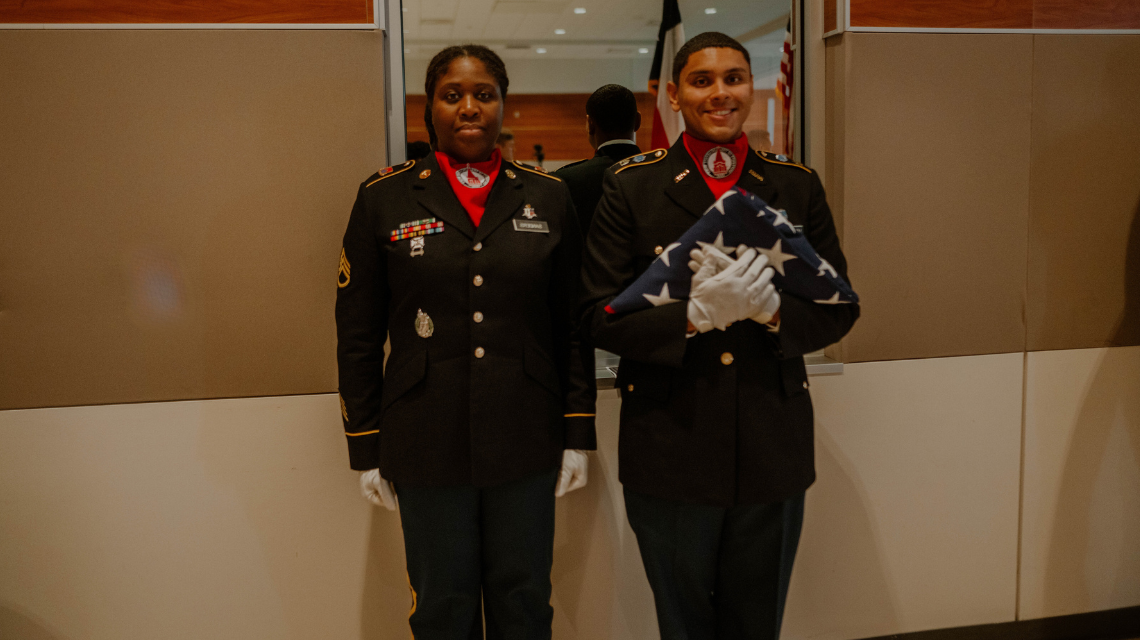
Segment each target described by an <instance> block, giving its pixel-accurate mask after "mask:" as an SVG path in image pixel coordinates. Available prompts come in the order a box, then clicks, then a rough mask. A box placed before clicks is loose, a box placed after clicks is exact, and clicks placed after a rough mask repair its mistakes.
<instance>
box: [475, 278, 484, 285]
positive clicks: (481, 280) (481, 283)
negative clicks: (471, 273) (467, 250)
mask: <svg viewBox="0 0 1140 640" xmlns="http://www.w3.org/2000/svg"><path fill="white" fill-rule="evenodd" d="M474 282H475V286H476V287H481V286H483V276H475V280H474Z"/></svg>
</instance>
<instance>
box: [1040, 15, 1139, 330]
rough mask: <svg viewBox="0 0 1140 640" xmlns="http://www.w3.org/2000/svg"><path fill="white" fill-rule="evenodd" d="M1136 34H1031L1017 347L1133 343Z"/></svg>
mask: <svg viewBox="0 0 1140 640" xmlns="http://www.w3.org/2000/svg"><path fill="white" fill-rule="evenodd" d="M1137 149H1140V36H1066V35H1038V36H1035V37H1034V50H1033V164H1032V179H1031V180H1032V181H1031V189H1032V194H1031V210H1030V224H1029V238H1030V242H1029V247H1030V248H1029V304H1028V310H1027V311H1028V312H1027V317H1028V333H1029V336H1028V348H1029V349H1030V350H1044V349H1073V348H1082V347H1104V346H1110V345H1118V346H1119V345H1136V344H1140V153H1137Z"/></svg>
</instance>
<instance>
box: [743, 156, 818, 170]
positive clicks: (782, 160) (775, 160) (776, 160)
mask: <svg viewBox="0 0 1140 640" xmlns="http://www.w3.org/2000/svg"><path fill="white" fill-rule="evenodd" d="M756 155H757V156H760V159H761V160H763V161H764V162H771V163H772V164H786V165H788V166H789V167H795V168H797V169H801V170H803V171H807V172H808V173H811V172H812V170H811V169H808V168H807V167H805V166H803V165H802V164H799V163H797V162H792V159H791V158H789V157H788V156H786V155H784V154H774V153H768V152H766V151H757V152H756Z"/></svg>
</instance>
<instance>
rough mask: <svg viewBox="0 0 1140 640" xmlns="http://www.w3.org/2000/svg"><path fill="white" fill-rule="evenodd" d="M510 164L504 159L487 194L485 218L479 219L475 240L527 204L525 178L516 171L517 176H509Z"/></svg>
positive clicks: (479, 239)
mask: <svg viewBox="0 0 1140 640" xmlns="http://www.w3.org/2000/svg"><path fill="white" fill-rule="evenodd" d="M508 168H509V165H508V164H507V163H506V162H505V161H504V162H503V163H502V165H501V166H500V167H499V175H498V177H496V178H495V184H494V185H493V186H492V187H491V195H489V196H487V206H486V208H484V210H483V218H482V219H481V220H479V228H478V229H476V230H475V240H476V241H482V240H483V239H484V238H486V237H487V236H489V235H491V232H492V231H494V230H495V228H496V227H498V226H499V225H501V224H503V223H504V222H506V221H507V220H508V219H509V218H511V217H512V216H513V215H515V212H516V211H518V210H519V208H520V207H522V206H523V204H525V203H524V202H523V200H524V197H525V195H526V192H525V190H524V189H523V180H522V177H521V176H518V173H519V172H518V171H515V172H514V173H515V175H516V177H515V178H513V179H512V178H508V177H507V176H506V175H505V174H506V170H507V169H508Z"/></svg>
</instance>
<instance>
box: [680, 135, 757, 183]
mask: <svg viewBox="0 0 1140 640" xmlns="http://www.w3.org/2000/svg"><path fill="white" fill-rule="evenodd" d="M681 137H682V138H684V140H685V150H686V151H688V152H689V157H690V158H692V159H693V162H695V163H697V167H699V168H700V173H701V177H702V178H704V179H705V184H707V185H708V186H709V190H710V191H712V193H713V196H715V197H717V198H719V197H721V196H722V195H724V192H725V191H728V190H729V189H731V188H732V187H733V185H735V184H736V181H737V180H739V179H740V174H741V173H742V172H743V171H744V160H745V158H747V157H748V138H747V137H746V136H745V135H744V134H743V133H742V134H740V137H739V138H737V139H736V140H733V141H732V142H730V143H728V144H717V143H715V142H705V141H704V140H698V139H696V138H694V137H693V136H690V135H689V134H688V133H683V134H681Z"/></svg>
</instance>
